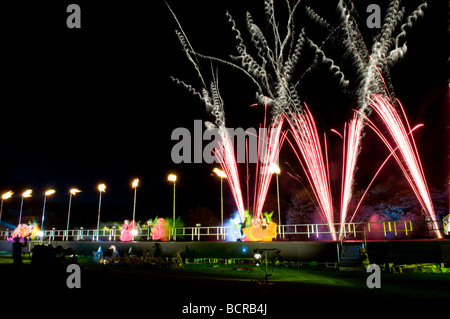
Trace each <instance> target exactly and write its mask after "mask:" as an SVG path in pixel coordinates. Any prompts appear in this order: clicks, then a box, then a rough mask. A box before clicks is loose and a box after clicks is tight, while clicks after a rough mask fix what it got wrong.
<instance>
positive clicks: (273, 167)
mask: <svg viewBox="0 0 450 319" xmlns="http://www.w3.org/2000/svg"><path fill="white" fill-rule="evenodd" d="M269 172H270V173H271V174H276V179H277V202H278V234H281V213H280V185H279V182H278V175H280V173H281V170H280V167H279V166H278V165H277V164H275V163H271V164H270V166H269ZM280 236H281V235H280Z"/></svg>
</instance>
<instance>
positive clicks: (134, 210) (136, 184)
mask: <svg viewBox="0 0 450 319" xmlns="http://www.w3.org/2000/svg"><path fill="white" fill-rule="evenodd" d="M138 185H139V178H135V179H134V180H133V183H131V187H133V188H134V202H133V230H134V225H135V223H136V221H135V218H136V189H137V187H138Z"/></svg>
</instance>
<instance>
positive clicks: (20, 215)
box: [19, 189, 32, 225]
mask: <svg viewBox="0 0 450 319" xmlns="http://www.w3.org/2000/svg"><path fill="white" fill-rule="evenodd" d="M31 192H32V190H31V189H27V190H26V191H25V192H23V193H22V201H21V202H20V213H19V225H20V223H21V222H22V209H23V199H24V198H28V197H31Z"/></svg>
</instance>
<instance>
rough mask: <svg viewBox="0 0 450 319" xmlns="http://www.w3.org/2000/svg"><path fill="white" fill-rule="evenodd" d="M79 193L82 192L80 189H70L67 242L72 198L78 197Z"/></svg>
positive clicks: (67, 230) (67, 231)
mask: <svg viewBox="0 0 450 319" xmlns="http://www.w3.org/2000/svg"><path fill="white" fill-rule="evenodd" d="M79 192H81V191H80V190H79V189H76V188H72V189H70V196H69V211H68V212H67V228H66V239H67V240H69V221H70V209H71V207H72V196H74V195H76V194H77V193H79Z"/></svg>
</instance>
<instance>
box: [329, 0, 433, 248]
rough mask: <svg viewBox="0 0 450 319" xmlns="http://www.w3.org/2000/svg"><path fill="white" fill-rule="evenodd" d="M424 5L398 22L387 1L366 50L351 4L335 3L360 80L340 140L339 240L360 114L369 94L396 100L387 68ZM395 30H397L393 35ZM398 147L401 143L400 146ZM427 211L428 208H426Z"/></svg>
mask: <svg viewBox="0 0 450 319" xmlns="http://www.w3.org/2000/svg"><path fill="white" fill-rule="evenodd" d="M426 7H427V4H426V3H423V4H421V5H420V6H419V7H417V9H415V10H414V11H413V12H412V13H411V15H409V16H408V18H407V19H406V23H404V24H402V25H400V23H401V22H402V21H403V18H404V15H405V7H402V8H400V1H399V0H393V1H391V2H390V3H389V6H388V9H387V12H386V15H385V17H384V21H383V25H382V28H381V31H380V33H379V34H378V36H377V37H376V39H375V40H374V42H373V44H372V46H371V48H370V50H369V49H368V48H367V46H366V44H365V42H364V39H363V37H362V35H361V32H360V31H359V29H358V25H357V22H356V20H355V19H354V18H353V15H357V12H356V10H355V7H354V5H353V3H352V2H351V1H348V5H347V4H346V3H345V2H344V1H343V0H340V1H339V3H338V11H339V12H340V19H341V22H342V23H341V25H342V26H343V28H342V29H343V31H344V33H345V35H346V37H345V38H344V40H343V43H344V45H345V46H346V49H347V50H348V52H349V53H351V54H349V55H348V56H350V57H352V58H353V61H352V64H353V65H354V67H355V68H356V71H357V74H358V77H359V79H360V80H359V83H358V88H357V96H358V104H359V106H360V108H359V112H360V115H359V116H357V115H355V117H354V118H353V119H352V120H351V122H350V124H349V126H348V127H347V130H348V132H347V134H346V137H347V138H346V139H345V140H344V145H345V151H344V159H343V160H344V163H343V175H342V176H343V180H342V189H341V213H340V214H341V230H340V239H342V235H343V233H342V230H343V226H344V222H345V221H346V219H347V215H348V203H349V202H350V200H351V197H352V187H353V180H354V172H355V167H356V166H355V165H356V162H357V157H358V154H359V150H360V147H361V140H362V138H363V128H364V117H365V116H369V115H370V114H371V112H372V107H371V106H373V104H372V102H371V98H372V96H373V95H377V96H388V97H390V98H391V99H392V100H396V99H395V95H394V90H393V86H392V82H391V79H390V75H389V67H391V66H392V65H394V64H395V63H396V62H398V61H399V60H400V59H401V58H402V57H403V55H404V54H405V53H406V50H407V46H406V41H405V39H406V32H407V29H409V28H411V27H412V25H413V23H414V22H415V21H417V20H418V19H419V18H420V17H421V16H423V14H424V12H423V10H424V9H426ZM398 30H399V31H400V32H399V33H398V34H397V35H396V36H395V33H396V32H398ZM361 115H364V116H361ZM382 119H383V120H387V118H383V117H382ZM386 124H387V123H386ZM401 148H402V146H400V149H401ZM346 153H347V154H346ZM406 153H408V151H407V150H403V151H402V154H406ZM416 155H417V153H416ZM409 163H410V164H411V165H413V166H414V165H416V163H418V162H417V160H416V161H411V160H410V161H409ZM414 170H415V171H420V170H421V169H419V168H418V167H415V168H414ZM419 183H420V180H419ZM410 184H411V183H410ZM419 200H420V199H419ZM430 204H431V203H430ZM431 206H432V205H431ZM427 211H430V210H429V209H428V210H427ZM432 211H433V210H432Z"/></svg>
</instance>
